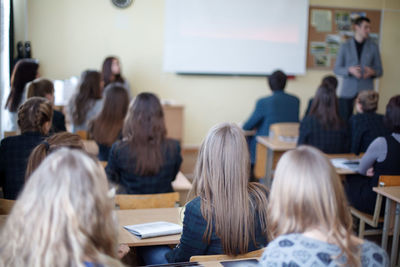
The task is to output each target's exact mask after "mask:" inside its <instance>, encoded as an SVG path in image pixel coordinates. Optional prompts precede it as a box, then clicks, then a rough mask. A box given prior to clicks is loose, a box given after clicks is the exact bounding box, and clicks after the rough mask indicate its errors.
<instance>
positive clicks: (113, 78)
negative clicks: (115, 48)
mask: <svg viewBox="0 0 400 267" xmlns="http://www.w3.org/2000/svg"><path fill="white" fill-rule="evenodd" d="M114 60H117V61H118V62H119V60H118V58H117V57H114V56H109V57H106V59H104V62H103V68H102V71H101V76H102V79H103V81H104V86H107V85H109V84H110V83H112V82H120V83H124V82H125V80H124V78H123V77H122V75H121V73H117V74H113V73H112V68H111V67H112V63H113V61H114ZM120 68H121V66H120Z"/></svg>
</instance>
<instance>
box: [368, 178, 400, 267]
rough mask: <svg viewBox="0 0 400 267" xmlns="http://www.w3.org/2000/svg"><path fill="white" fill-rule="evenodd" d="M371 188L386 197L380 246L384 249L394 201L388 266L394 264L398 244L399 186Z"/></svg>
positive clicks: (399, 219) (399, 225) (399, 224)
mask: <svg viewBox="0 0 400 267" xmlns="http://www.w3.org/2000/svg"><path fill="white" fill-rule="evenodd" d="M373 190H374V191H375V192H376V193H378V194H380V195H382V196H384V197H386V207H385V220H384V222H383V233H382V245H381V246H382V248H383V249H384V250H386V248H387V242H388V235H389V226H390V220H391V218H390V210H391V207H392V203H394V202H395V203H396V216H395V221H394V232H393V241H392V252H391V253H390V266H395V265H396V260H397V248H398V245H399V230H400V186H388V187H374V188H373Z"/></svg>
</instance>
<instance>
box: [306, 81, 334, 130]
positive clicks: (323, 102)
mask: <svg viewBox="0 0 400 267" xmlns="http://www.w3.org/2000/svg"><path fill="white" fill-rule="evenodd" d="M309 115H310V116H315V117H316V118H317V120H318V121H319V122H320V123H321V125H322V126H323V127H324V128H327V129H338V128H339V127H340V126H341V119H340V117H339V112H338V101H337V97H336V91H335V90H334V89H332V88H329V87H326V86H320V87H319V88H318V90H317V92H316V93H315V97H314V99H313V101H312V104H311V108H310V114H309Z"/></svg>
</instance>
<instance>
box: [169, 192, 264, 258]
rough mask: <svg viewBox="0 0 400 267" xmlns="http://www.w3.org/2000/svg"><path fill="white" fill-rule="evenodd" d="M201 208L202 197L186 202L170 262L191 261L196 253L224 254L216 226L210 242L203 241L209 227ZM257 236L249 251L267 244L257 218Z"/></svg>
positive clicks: (170, 254) (170, 253) (250, 244)
mask: <svg viewBox="0 0 400 267" xmlns="http://www.w3.org/2000/svg"><path fill="white" fill-rule="evenodd" d="M200 208H201V199H200V197H196V198H195V199H193V200H192V201H190V202H189V203H187V204H186V208H185V216H184V218H183V231H182V236H181V240H180V244H179V245H178V246H177V247H176V248H175V249H174V250H172V251H171V252H168V253H167V254H166V255H165V258H166V259H167V260H168V262H185V261H189V259H190V257H191V256H194V255H215V254H224V250H223V248H222V245H221V239H220V238H219V237H218V236H217V235H216V233H215V229H214V228H213V231H212V235H211V239H210V243H209V244H207V243H206V242H204V241H203V235H204V232H205V231H206V228H207V221H206V220H205V219H204V218H203V215H202V214H201V210H200ZM256 218H257V216H256ZM255 238H256V244H254V243H253V242H252V241H250V242H249V249H248V250H249V251H253V250H257V249H260V248H263V247H265V246H266V245H267V238H266V236H264V234H263V231H262V230H261V227H260V223H259V220H257V219H256V230H255Z"/></svg>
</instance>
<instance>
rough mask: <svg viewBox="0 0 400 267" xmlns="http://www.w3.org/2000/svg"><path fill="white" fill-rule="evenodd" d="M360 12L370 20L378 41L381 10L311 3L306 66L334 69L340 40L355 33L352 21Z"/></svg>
mask: <svg viewBox="0 0 400 267" xmlns="http://www.w3.org/2000/svg"><path fill="white" fill-rule="evenodd" d="M359 16H366V17H368V18H369V19H370V20H371V32H370V38H371V39H372V40H373V41H374V42H376V43H377V44H379V38H380V28H381V10H371V9H348V8H329V7H319V6H310V8H309V14H308V42H307V68H309V69H321V70H331V69H333V67H334V66H335V62H336V55H337V54H338V53H339V47H340V44H341V43H343V42H346V41H347V40H348V39H349V38H352V37H353V35H354V31H353V21H354V20H355V19H356V18H357V17H359Z"/></svg>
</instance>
